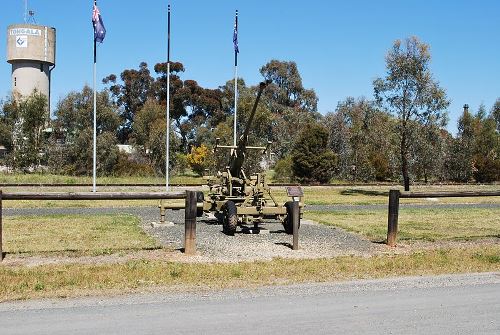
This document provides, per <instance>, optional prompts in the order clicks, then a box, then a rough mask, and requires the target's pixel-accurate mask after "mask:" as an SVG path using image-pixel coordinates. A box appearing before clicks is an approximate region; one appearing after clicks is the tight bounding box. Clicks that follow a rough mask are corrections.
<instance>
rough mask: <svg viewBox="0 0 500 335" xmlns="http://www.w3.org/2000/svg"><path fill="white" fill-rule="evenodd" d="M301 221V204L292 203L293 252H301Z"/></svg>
mask: <svg viewBox="0 0 500 335" xmlns="http://www.w3.org/2000/svg"><path fill="white" fill-rule="evenodd" d="M299 221H300V208H299V202H298V201H294V202H292V227H293V228H292V229H293V245H292V250H299Z"/></svg>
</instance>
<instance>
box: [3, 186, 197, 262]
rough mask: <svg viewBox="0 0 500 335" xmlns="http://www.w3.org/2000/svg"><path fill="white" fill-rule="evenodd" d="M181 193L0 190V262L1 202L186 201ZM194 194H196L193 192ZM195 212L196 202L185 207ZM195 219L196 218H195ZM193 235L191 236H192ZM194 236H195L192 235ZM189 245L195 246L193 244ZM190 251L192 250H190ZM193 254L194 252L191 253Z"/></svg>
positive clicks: (184, 192)
mask: <svg viewBox="0 0 500 335" xmlns="http://www.w3.org/2000/svg"><path fill="white" fill-rule="evenodd" d="M191 192H192V191H187V192H186V191H182V192H156V193H152V192H99V193H98V192H46V193H34V192H2V191H1V190H0V262H1V261H2V260H3V231H2V230H3V218H2V216H3V215H2V211H3V201H4V200H155V199H160V200H161V199H187V198H186V197H187V196H186V193H191ZM193 193H196V192H193ZM193 206H194V209H195V211H196V201H195V202H194V204H192V203H190V202H189V203H188V201H187V200H186V207H189V208H191V207H193ZM195 219H196V217H195ZM192 235H193V234H192ZM193 236H195V235H193ZM191 245H196V244H195V242H193V243H191ZM190 250H192V249H190ZM192 253H194V251H192Z"/></svg>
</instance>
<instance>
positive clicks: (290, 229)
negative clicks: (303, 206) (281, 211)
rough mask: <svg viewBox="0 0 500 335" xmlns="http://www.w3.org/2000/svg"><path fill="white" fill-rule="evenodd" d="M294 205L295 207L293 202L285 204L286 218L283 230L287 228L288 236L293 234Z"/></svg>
mask: <svg viewBox="0 0 500 335" xmlns="http://www.w3.org/2000/svg"><path fill="white" fill-rule="evenodd" d="M292 205H293V201H287V202H285V208H286V217H285V219H284V220H283V228H285V233H287V234H288V235H292V234H293V221H292ZM299 215H300V214H299ZM298 228H300V219H299V226H298Z"/></svg>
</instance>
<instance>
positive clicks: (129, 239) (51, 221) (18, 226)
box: [3, 214, 159, 255]
mask: <svg viewBox="0 0 500 335" xmlns="http://www.w3.org/2000/svg"><path fill="white" fill-rule="evenodd" d="M3 223H4V228H3V236H4V246H3V249H4V251H6V252H8V253H28V254H39V253H54V252H56V253H60V252H65V253H71V254H75V255H81V254H90V255H100V254H109V253H113V252H116V251H120V250H137V249H152V248H158V247H159V246H158V244H157V242H156V241H155V240H154V239H153V238H152V237H150V236H148V235H146V233H145V232H144V231H143V230H142V229H141V228H140V227H139V220H138V219H137V218H136V217H134V216H131V215H123V214H120V215H50V216H15V217H5V218H4V222H3Z"/></svg>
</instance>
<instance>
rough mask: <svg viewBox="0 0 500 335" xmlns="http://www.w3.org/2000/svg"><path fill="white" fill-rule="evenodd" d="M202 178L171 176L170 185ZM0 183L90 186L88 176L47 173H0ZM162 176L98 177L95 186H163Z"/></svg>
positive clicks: (196, 182)
mask: <svg viewBox="0 0 500 335" xmlns="http://www.w3.org/2000/svg"><path fill="white" fill-rule="evenodd" d="M203 182H204V181H203V178H202V177H198V176H196V175H193V174H186V175H182V176H172V177H171V178H170V183H172V184H200V185H201V184H203ZM0 183H4V184H9V183H10V184H68V185H74V184H92V177H90V176H64V175H54V174H49V173H26V174H20V173H0ZM164 183H165V177H163V176H150V177H139V176H124V177H98V178H97V184H100V185H105V184H106V185H107V184H160V185H162V184H164Z"/></svg>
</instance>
